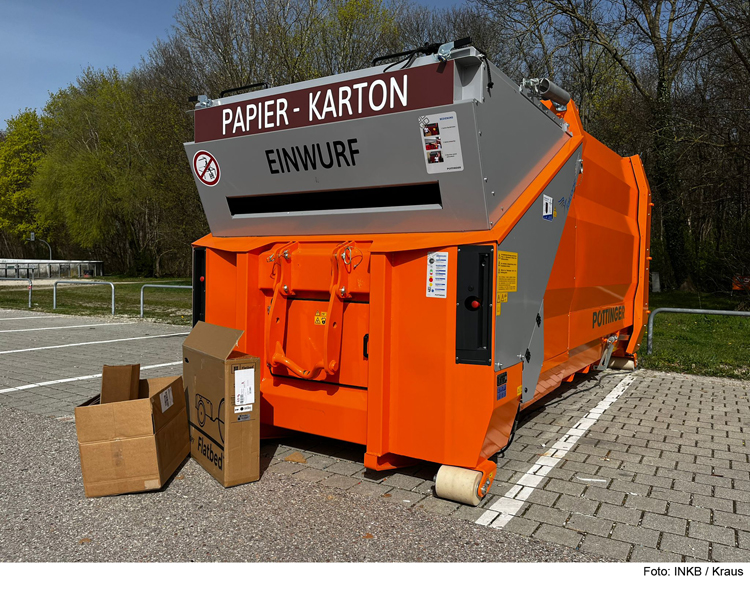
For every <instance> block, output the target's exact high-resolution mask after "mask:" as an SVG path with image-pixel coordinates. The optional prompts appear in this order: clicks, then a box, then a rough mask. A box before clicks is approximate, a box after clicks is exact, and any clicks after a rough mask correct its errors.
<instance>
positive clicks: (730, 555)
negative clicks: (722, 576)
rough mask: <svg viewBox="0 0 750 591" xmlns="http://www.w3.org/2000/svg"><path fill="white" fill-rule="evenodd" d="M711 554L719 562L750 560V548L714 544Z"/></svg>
mask: <svg viewBox="0 0 750 591" xmlns="http://www.w3.org/2000/svg"><path fill="white" fill-rule="evenodd" d="M711 554H712V556H713V559H714V560H715V561H718V562H750V550H743V549H741V548H735V547H734V546H722V545H721V544H714V545H713V546H712V550H711Z"/></svg>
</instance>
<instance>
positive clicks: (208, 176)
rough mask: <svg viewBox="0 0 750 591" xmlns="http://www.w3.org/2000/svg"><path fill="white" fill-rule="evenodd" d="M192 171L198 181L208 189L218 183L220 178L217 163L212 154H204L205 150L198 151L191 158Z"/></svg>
mask: <svg viewBox="0 0 750 591" xmlns="http://www.w3.org/2000/svg"><path fill="white" fill-rule="evenodd" d="M193 170H194V171H195V176H197V177H198V180H199V181H200V182H202V183H203V184H204V185H207V186H209V187H213V186H214V185H215V184H216V183H218V182H219V178H220V177H221V171H220V170H219V163H218V162H217V161H216V158H214V156H213V154H211V153H210V152H206V150H199V151H198V152H196V153H195V156H193Z"/></svg>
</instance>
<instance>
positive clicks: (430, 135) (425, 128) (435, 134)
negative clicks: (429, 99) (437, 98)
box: [419, 111, 464, 174]
mask: <svg viewBox="0 0 750 591" xmlns="http://www.w3.org/2000/svg"><path fill="white" fill-rule="evenodd" d="M419 141H420V146H421V148H422V152H423V153H424V159H425V165H426V166H427V172H428V173H429V174H436V173H440V172H459V171H461V170H463V169H464V159H463V156H462V155H461V138H460V137H459V133H458V119H457V118H456V113H455V111H450V112H448V113H436V114H434V115H422V116H420V117H419Z"/></svg>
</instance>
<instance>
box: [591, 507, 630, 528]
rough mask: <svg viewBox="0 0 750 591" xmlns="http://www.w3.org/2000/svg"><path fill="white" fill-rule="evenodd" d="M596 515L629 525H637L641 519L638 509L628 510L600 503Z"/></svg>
mask: <svg viewBox="0 0 750 591" xmlns="http://www.w3.org/2000/svg"><path fill="white" fill-rule="evenodd" d="M596 514H597V516H598V517H601V518H603V519H611V520H612V521H617V522H619V523H629V524H631V525H638V522H639V521H640V519H641V511H639V510H638V509H629V508H627V507H619V506H617V505H609V504H607V503H602V504H601V506H600V507H599V511H597V513H596Z"/></svg>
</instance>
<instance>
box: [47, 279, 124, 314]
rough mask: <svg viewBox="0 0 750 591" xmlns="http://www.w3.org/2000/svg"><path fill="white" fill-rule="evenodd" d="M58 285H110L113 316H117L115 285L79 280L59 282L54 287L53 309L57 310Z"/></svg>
mask: <svg viewBox="0 0 750 591" xmlns="http://www.w3.org/2000/svg"><path fill="white" fill-rule="evenodd" d="M58 283H75V284H78V285H109V286H110V287H111V288H112V316H114V315H115V284H114V283H112V282H111V281H77V280H70V279H65V280H59V281H55V283H54V285H53V286H52V309H53V310H56V309H57V284H58Z"/></svg>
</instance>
